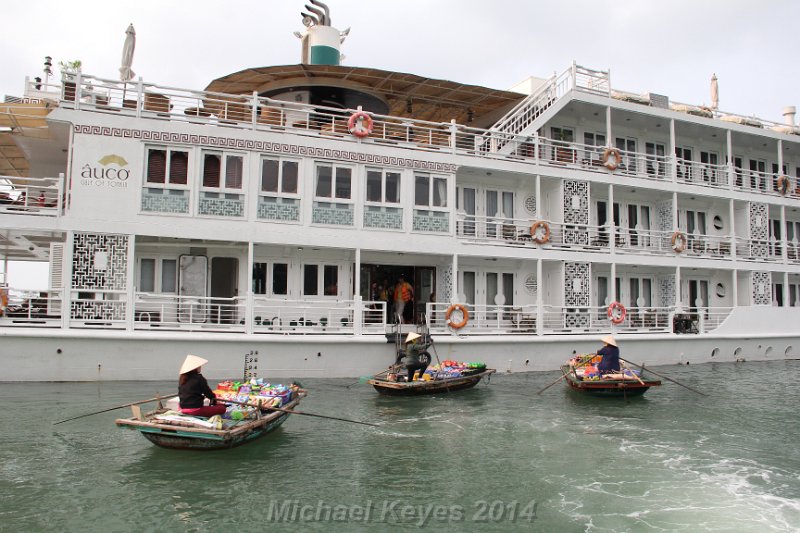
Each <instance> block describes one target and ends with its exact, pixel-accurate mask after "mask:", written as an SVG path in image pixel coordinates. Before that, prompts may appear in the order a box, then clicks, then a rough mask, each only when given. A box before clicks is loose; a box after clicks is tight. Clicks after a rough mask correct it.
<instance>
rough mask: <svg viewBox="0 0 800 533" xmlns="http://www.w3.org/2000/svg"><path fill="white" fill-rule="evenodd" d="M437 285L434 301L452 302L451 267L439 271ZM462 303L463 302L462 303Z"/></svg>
mask: <svg viewBox="0 0 800 533" xmlns="http://www.w3.org/2000/svg"><path fill="white" fill-rule="evenodd" d="M439 276H440V279H439V283H438V285H439V286H438V293H439V294H437V295H436V301H438V302H452V301H453V300H452V298H453V265H447V266H446V267H444V268H440V269H439ZM462 303H463V302H462Z"/></svg>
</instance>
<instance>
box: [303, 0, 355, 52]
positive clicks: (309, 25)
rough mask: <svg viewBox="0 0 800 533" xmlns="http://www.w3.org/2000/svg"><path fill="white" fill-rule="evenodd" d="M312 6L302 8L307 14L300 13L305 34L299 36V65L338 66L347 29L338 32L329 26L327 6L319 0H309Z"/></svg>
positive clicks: (329, 19)
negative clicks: (301, 44) (300, 49)
mask: <svg viewBox="0 0 800 533" xmlns="http://www.w3.org/2000/svg"><path fill="white" fill-rule="evenodd" d="M309 1H310V3H311V4H312V5H308V4H306V5H305V6H304V7H305V8H306V9H307V10H308V12H301V13H300V15H301V16H302V17H303V25H304V26H305V27H306V32H305V33H304V34H302V35H300V36H299V37H300V39H301V40H302V43H303V52H302V57H301V59H300V62H301V63H305V64H307V65H338V64H339V63H340V61H341V58H342V54H341V44H342V43H343V42H344V39H345V37H347V34H348V32H349V28H348V29H347V30H345V31H343V32H340V31H339V30H337V29H336V28H334V27H332V26H331V15H330V10H329V9H328V6H326V5H325V4H323V3H322V2H320V1H319V0H309Z"/></svg>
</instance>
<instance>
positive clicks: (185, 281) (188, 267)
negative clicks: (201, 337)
mask: <svg viewBox="0 0 800 533" xmlns="http://www.w3.org/2000/svg"><path fill="white" fill-rule="evenodd" d="M207 280H208V258H207V257H206V256H204V255H182V256H180V257H179V258H178V286H179V289H178V294H179V299H178V321H179V322H188V323H197V322H205V321H206V319H207V311H208V309H207V307H206V300H205V298H206V295H207V293H206V287H207V286H206V283H207Z"/></svg>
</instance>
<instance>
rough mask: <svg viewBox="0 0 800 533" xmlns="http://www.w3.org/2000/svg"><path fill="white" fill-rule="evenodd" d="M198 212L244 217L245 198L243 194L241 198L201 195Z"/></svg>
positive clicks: (219, 215) (200, 213)
mask: <svg viewBox="0 0 800 533" xmlns="http://www.w3.org/2000/svg"><path fill="white" fill-rule="evenodd" d="M197 213H198V214H199V215H212V216H218V217H242V216H244V199H243V197H242V196H241V195H239V198H213V197H212V198H208V197H201V198H200V203H199V204H198V206H197Z"/></svg>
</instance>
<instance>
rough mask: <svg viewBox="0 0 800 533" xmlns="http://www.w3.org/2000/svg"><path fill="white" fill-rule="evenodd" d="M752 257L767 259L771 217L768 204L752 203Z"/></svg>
mask: <svg viewBox="0 0 800 533" xmlns="http://www.w3.org/2000/svg"><path fill="white" fill-rule="evenodd" d="M750 239H751V240H750V256H751V257H767V255H768V247H767V245H768V242H767V239H769V217H768V215H767V204H765V203H758V202H751V203H750Z"/></svg>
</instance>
